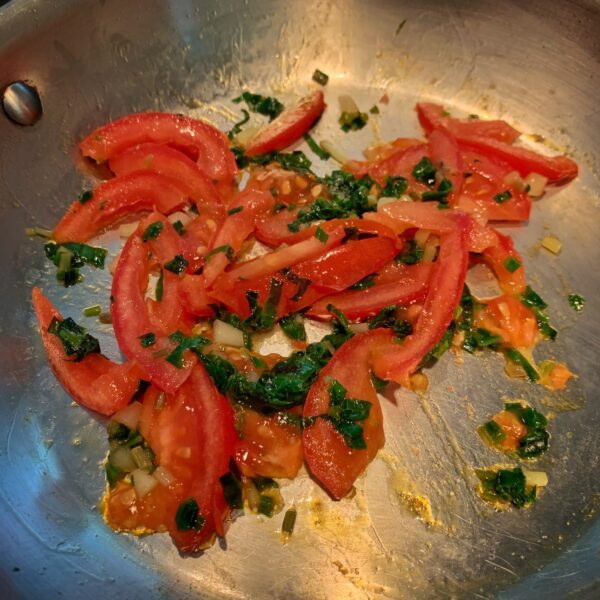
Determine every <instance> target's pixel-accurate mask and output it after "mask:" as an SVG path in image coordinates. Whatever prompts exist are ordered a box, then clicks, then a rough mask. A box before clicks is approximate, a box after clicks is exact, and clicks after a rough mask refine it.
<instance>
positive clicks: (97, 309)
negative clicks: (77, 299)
mask: <svg viewBox="0 0 600 600" xmlns="http://www.w3.org/2000/svg"><path fill="white" fill-rule="evenodd" d="M101 312H102V307H101V306H100V305H99V304H94V305H93V306H87V307H86V308H84V309H83V316H84V317H97V316H98V315H99V314H100V313H101Z"/></svg>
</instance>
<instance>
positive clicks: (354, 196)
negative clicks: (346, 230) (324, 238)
mask: <svg viewBox="0 0 600 600" xmlns="http://www.w3.org/2000/svg"><path fill="white" fill-rule="evenodd" d="M324 183H325V185H326V186H327V189H328V191H329V195H330V199H329V200H326V199H325V198H317V199H316V200H315V201H314V202H313V203H312V204H311V205H310V206H309V207H308V208H303V209H301V210H300V211H299V212H298V216H297V218H296V220H295V221H293V222H292V223H289V224H288V229H289V230H290V231H293V232H297V231H299V230H300V225H302V224H304V223H312V222H313V221H329V220H331V219H345V218H349V217H360V216H362V215H363V214H364V213H365V212H369V211H373V210H375V209H376V206H373V205H371V204H370V202H369V193H370V190H371V188H372V187H373V185H375V181H373V179H371V178H370V177H369V176H368V175H366V176H365V177H363V178H362V179H355V178H354V176H353V175H352V173H349V172H347V171H341V170H336V171H333V172H332V173H331V174H330V175H327V176H326V177H324Z"/></svg>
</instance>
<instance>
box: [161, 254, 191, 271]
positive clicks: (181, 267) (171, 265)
mask: <svg viewBox="0 0 600 600" xmlns="http://www.w3.org/2000/svg"><path fill="white" fill-rule="evenodd" d="M188 265H189V263H188V261H187V260H186V259H185V258H183V256H181V254H176V255H175V256H174V257H173V258H172V259H171V260H170V261H169V262H166V263H165V264H164V265H163V266H164V268H165V269H167V271H171V273H175V275H179V274H180V273H183V271H185V269H186V267H187V266H188Z"/></svg>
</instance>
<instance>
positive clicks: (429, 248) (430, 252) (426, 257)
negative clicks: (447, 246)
mask: <svg viewBox="0 0 600 600" xmlns="http://www.w3.org/2000/svg"><path fill="white" fill-rule="evenodd" d="M437 248H438V245H437V244H425V248H424V250H423V262H426V263H432V262H433V261H434V260H435V257H436V256H437Z"/></svg>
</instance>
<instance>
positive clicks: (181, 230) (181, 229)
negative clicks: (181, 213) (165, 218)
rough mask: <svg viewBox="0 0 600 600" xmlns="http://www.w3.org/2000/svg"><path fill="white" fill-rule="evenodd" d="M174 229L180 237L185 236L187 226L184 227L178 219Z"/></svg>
mask: <svg viewBox="0 0 600 600" xmlns="http://www.w3.org/2000/svg"><path fill="white" fill-rule="evenodd" d="M173 229H174V230H175V231H176V232H177V233H178V234H179V235H184V234H185V226H184V224H183V223H182V222H181V221H180V220H179V219H177V221H175V223H173Z"/></svg>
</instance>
